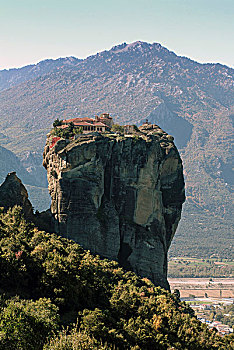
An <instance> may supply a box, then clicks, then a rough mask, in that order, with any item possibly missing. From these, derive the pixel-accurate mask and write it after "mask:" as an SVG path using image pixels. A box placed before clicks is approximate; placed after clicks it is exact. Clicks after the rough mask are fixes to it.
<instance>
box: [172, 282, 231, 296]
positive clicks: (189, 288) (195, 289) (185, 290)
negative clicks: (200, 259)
mask: <svg viewBox="0 0 234 350" xmlns="http://www.w3.org/2000/svg"><path fill="white" fill-rule="evenodd" d="M168 282H169V284H170V287H171V290H174V289H179V291H180V296H181V298H187V297H193V296H195V297H197V298H199V297H200V298H204V297H208V298H218V299H220V298H234V279H233V278H212V279H211V278H168Z"/></svg>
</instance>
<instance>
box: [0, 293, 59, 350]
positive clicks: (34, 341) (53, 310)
mask: <svg viewBox="0 0 234 350" xmlns="http://www.w3.org/2000/svg"><path fill="white" fill-rule="evenodd" d="M0 310H1V313H0V329H1V332H0V349H1V350H3V349H8V350H11V349H12V350H13V349H22V350H37V349H38V350H39V349H42V346H43V344H44V343H45V341H46V339H47V337H48V336H52V335H53V333H54V332H55V331H56V330H57V328H58V320H59V316H58V308H57V307H56V306H55V305H53V304H52V303H51V301H50V300H49V299H46V298H43V299H39V300H37V301H35V302H34V301H32V300H20V299H19V298H12V299H9V300H6V301H4V300H3V299H2V300H1V301H0Z"/></svg>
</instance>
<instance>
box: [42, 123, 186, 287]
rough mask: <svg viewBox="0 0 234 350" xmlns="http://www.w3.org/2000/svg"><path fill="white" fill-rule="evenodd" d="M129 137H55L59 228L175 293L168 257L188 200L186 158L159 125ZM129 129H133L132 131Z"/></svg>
mask: <svg viewBox="0 0 234 350" xmlns="http://www.w3.org/2000/svg"><path fill="white" fill-rule="evenodd" d="M130 129H132V130H134V131H132V133H129V134H127V135H119V134H111V133H110V134H98V133H90V134H86V135H80V136H77V137H76V139H74V140H65V139H59V140H58V138H56V139H55V138H53V136H52V135H50V134H49V135H48V137H47V142H46V146H45V150H44V160H43V165H44V167H45V168H46V169H47V175H48V182H49V191H50V195H51V198H52V205H51V212H52V215H53V223H54V230H55V231H56V232H57V233H58V234H61V235H63V236H64V237H68V238H70V239H73V240H75V241H76V242H78V243H79V244H81V245H82V246H83V247H84V248H85V249H89V250H90V251H91V252H92V253H94V254H99V255H100V256H102V257H106V258H109V259H114V260H118V261H119V262H120V264H121V265H122V266H123V267H124V268H126V269H129V270H133V271H134V272H136V273H137V274H138V275H140V276H142V277H147V278H149V279H151V280H152V281H153V282H154V283H155V284H156V285H160V286H162V287H164V288H169V285H168V282H167V252H168V249H169V246H170V243H171V240H172V238H173V236H174V234H175V231H176V228H177V225H178V222H179V220H180V216H181V209H182V204H183V202H184V200H185V194H184V178H183V167H182V161H181V158H180V156H179V153H178V151H177V148H176V147H175V145H174V143H173V137H172V136H170V135H167V134H166V133H165V132H164V131H163V130H162V129H160V128H159V127H158V126H157V125H148V124H145V125H143V126H142V127H140V128H139V129H134V128H130ZM130 129H129V130H130Z"/></svg>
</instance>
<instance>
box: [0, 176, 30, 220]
mask: <svg viewBox="0 0 234 350" xmlns="http://www.w3.org/2000/svg"><path fill="white" fill-rule="evenodd" d="M15 205H19V206H21V207H22V209H23V212H24V215H25V217H26V218H27V219H29V220H32V219H33V208H32V204H31V203H30V201H29V199H28V192H27V190H26V188H25V187H24V185H23V184H22V182H21V180H20V179H19V178H18V177H17V175H16V172H11V173H9V174H8V175H7V177H6V179H5V181H4V182H3V184H2V185H1V186H0V207H3V208H4V209H6V210H7V209H9V208H12V207H14V206H15Z"/></svg>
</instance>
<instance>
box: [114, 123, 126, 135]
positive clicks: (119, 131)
mask: <svg viewBox="0 0 234 350" xmlns="http://www.w3.org/2000/svg"><path fill="white" fill-rule="evenodd" d="M111 131H113V132H115V133H117V134H121V135H122V134H124V127H123V126H122V125H119V124H113V125H112V128H111Z"/></svg>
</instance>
